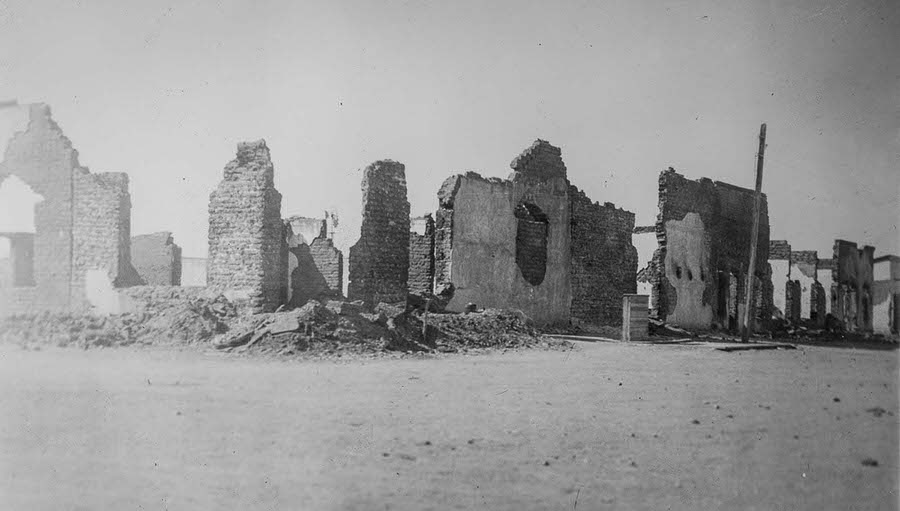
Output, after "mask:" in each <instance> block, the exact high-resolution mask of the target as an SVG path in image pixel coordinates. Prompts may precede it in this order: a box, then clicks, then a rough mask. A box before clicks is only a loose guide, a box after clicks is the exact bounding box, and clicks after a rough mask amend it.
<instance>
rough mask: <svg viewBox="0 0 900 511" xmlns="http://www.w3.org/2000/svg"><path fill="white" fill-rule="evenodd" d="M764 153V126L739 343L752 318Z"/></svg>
mask: <svg viewBox="0 0 900 511" xmlns="http://www.w3.org/2000/svg"><path fill="white" fill-rule="evenodd" d="M765 152H766V124H765V123H763V125H762V126H760V127H759V152H758V153H756V193H755V194H754V195H753V231H752V234H751V236H750V265H749V266H748V267H747V289H746V293H745V294H744V296H745V297H746V302H745V303H744V320H743V322H742V323H743V330H742V331H741V341H742V342H747V341H749V340H750V329H751V328H750V318H751V317H753V316H752V315H751V312H752V311H753V276H754V274H755V273H756V245H758V244H759V204H760V201H761V200H762V178H763V154H764V153H765Z"/></svg>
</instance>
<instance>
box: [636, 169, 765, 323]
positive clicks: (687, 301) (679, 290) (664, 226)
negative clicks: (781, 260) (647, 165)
mask: <svg viewBox="0 0 900 511" xmlns="http://www.w3.org/2000/svg"><path fill="white" fill-rule="evenodd" d="M754 193H755V192H754V191H753V190H748V189H746V188H740V187H737V186H734V185H730V184H728V183H722V182H719V181H715V182H714V181H712V180H710V179H706V178H701V179H699V180H696V181H694V180H690V179H687V178H685V177H684V176H682V175H681V174H678V173H676V172H675V170H674V169H672V168H671V167H670V168H669V169H668V170H664V171H663V172H662V173H660V176H659V214H658V216H657V223H656V237H657V241H658V244H659V248H658V249H657V251H656V253H655V256H654V265H655V267H656V268H658V269H659V271H657V272H655V275H654V276H653V280H654V281H653V285H652V293H653V295H652V303H653V309H652V311H651V314H652V315H653V316H655V317H657V318H658V319H661V320H664V321H665V322H666V323H668V324H672V325H675V326H680V327H684V328H691V329H699V330H704V329H709V328H713V327H718V328H727V329H735V328H737V327H738V325H739V318H740V315H741V312H742V310H743V308H744V301H745V292H744V290H745V285H746V276H747V272H748V268H747V264H748V262H749V261H748V259H749V257H748V253H749V248H750V243H751V232H752V223H753V222H752V216H753V215H752V211H753V201H754ZM756 246H757V259H756V268H754V269H753V276H754V282H755V286H756V288H755V290H754V297H755V302H756V303H755V306H756V308H755V310H756V314H755V316H756V317H755V318H754V319H759V318H768V317H769V314H770V308H771V303H772V287H771V279H770V277H769V275H770V268H769V263H768V258H769V257H768V251H769V221H768V206H767V203H766V199H765V195H763V196H762V200H761V207H760V223H759V237H758V238H757V240H756ZM757 326H761V325H759V324H757Z"/></svg>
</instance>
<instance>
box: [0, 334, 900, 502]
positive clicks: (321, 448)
mask: <svg viewBox="0 0 900 511" xmlns="http://www.w3.org/2000/svg"><path fill="white" fill-rule="evenodd" d="M897 371H898V357H897V351H895V350H894V351H875V350H862V349H837V348H825V347H800V348H799V349H797V350H794V351H782V350H777V351H775V350H772V351H756V352H753V351H751V352H735V353H725V352H721V351H714V350H712V349H711V348H709V347H705V346H680V345H628V344H621V343H618V344H606V343H598V344H587V343H580V344H579V346H578V349H576V350H575V351H569V352H558V351H523V352H515V353H506V354H501V353H496V354H491V355H481V356H474V357H468V356H462V355H451V356H441V357H438V358H425V359H399V360H398V359H375V360H356V361H350V362H332V361H297V360H291V361H282V360H274V359H261V358H249V357H248V358H235V357H228V356H224V355H222V354H216V353H197V352H193V351H173V350H152V349H143V350H138V349H114V350H109V349H106V350H89V351H80V350H74V349H58V348H45V349H43V350H41V351H31V350H23V349H21V348H19V347H16V346H14V345H3V346H0V409H2V413H0V508H2V509H11V510H17V509H22V510H42V509H48V510H49V509H53V510H59V509H66V510H95V509H117V510H126V509H144V510H152V509H310V510H319V509H360V510H379V509H410V510H422V509H491V510H495V509H510V510H518V509H560V510H564V509H584V510H595V509H654V510H658V509H766V510H769V509H879V510H881V509H897V507H898V497H897V488H898V413H897V412H898V388H897V386H898V380H897V374H898V373H897Z"/></svg>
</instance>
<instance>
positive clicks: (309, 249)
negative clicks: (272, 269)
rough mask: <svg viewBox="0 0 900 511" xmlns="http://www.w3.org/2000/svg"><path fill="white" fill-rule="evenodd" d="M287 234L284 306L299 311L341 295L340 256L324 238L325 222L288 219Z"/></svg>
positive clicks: (325, 232)
mask: <svg viewBox="0 0 900 511" xmlns="http://www.w3.org/2000/svg"><path fill="white" fill-rule="evenodd" d="M285 228H286V229H287V230H288V233H289V235H288V236H287V244H288V251H289V256H288V267H287V269H288V285H289V289H290V293H289V300H288V304H289V305H290V306H291V307H301V306H303V305H304V304H306V302H308V301H309V300H312V299H317V298H326V297H336V296H340V295H341V286H342V285H343V264H344V262H343V255H342V254H341V251H340V250H338V249H337V248H335V246H334V242H333V241H332V240H331V239H330V238H329V237H328V230H327V222H326V219H320V218H304V217H296V216H295V217H291V218H289V219H287V220H286V221H285Z"/></svg>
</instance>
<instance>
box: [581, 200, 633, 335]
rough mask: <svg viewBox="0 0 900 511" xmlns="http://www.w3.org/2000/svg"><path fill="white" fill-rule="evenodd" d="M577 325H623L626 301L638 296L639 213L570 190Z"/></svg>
mask: <svg viewBox="0 0 900 511" xmlns="http://www.w3.org/2000/svg"><path fill="white" fill-rule="evenodd" d="M569 204H570V208H571V247H572V263H571V272H572V305H571V319H572V321H573V322H585V323H593V324H598V325H621V324H622V296H624V295H625V294H634V293H635V292H636V291H637V264H638V254H637V250H636V249H635V247H634V245H632V243H631V239H632V231H633V230H634V213H631V212H629V211H625V210H623V209H618V208H616V206H615V205H614V204H612V203H610V202H607V203H605V204H603V205H600V204H599V203H597V202H593V201H591V200H590V198H588V197H587V196H586V195H585V194H584V192H582V191H581V190H579V189H578V188H577V187H576V186H570V187H569Z"/></svg>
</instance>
